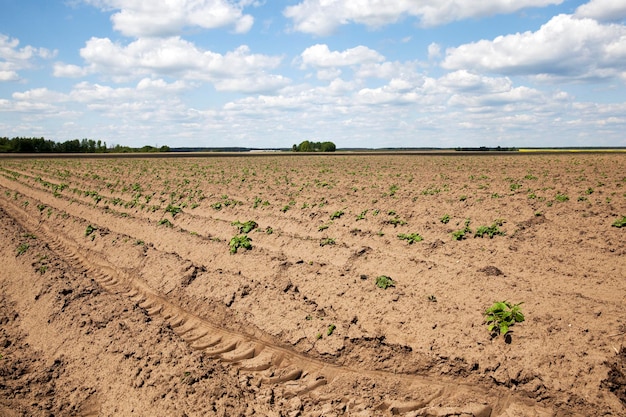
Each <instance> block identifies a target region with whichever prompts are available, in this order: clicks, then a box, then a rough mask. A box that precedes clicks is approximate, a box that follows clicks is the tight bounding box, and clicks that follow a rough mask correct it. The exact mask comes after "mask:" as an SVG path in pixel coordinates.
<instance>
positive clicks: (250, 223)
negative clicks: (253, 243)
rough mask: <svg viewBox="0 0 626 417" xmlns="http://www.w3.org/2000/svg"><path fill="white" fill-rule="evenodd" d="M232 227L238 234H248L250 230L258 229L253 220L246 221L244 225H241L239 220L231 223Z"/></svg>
mask: <svg viewBox="0 0 626 417" xmlns="http://www.w3.org/2000/svg"><path fill="white" fill-rule="evenodd" d="M231 225H232V226H236V227H237V229H238V230H239V233H249V232H251V231H252V230H254V229H256V228H257V227H259V225H258V224H257V223H256V222H255V221H254V220H248V221H247V222H245V223H241V222H240V221H239V220H237V221H236V222H232V223H231Z"/></svg>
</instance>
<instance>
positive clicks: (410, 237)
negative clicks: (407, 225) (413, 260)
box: [398, 233, 424, 245]
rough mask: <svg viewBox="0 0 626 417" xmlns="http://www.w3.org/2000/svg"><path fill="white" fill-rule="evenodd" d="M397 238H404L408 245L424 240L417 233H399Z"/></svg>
mask: <svg viewBox="0 0 626 417" xmlns="http://www.w3.org/2000/svg"><path fill="white" fill-rule="evenodd" d="M398 239H400V240H406V241H407V242H409V245H412V244H413V243H415V242H421V241H422V240H424V238H423V237H421V236H420V235H419V234H418V233H400V234H399V235H398Z"/></svg>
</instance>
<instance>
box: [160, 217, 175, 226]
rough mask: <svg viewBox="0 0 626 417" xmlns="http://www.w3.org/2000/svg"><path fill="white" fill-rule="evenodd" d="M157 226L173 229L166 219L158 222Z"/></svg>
mask: <svg viewBox="0 0 626 417" xmlns="http://www.w3.org/2000/svg"><path fill="white" fill-rule="evenodd" d="M159 226H167V227H174V225H173V224H172V222H171V221H169V220H167V219H161V220H159Z"/></svg>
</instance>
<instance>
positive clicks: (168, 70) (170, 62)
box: [54, 36, 290, 92]
mask: <svg viewBox="0 0 626 417" xmlns="http://www.w3.org/2000/svg"><path fill="white" fill-rule="evenodd" d="M80 54H81V56H82V57H83V59H84V60H85V61H86V64H87V65H86V66H85V67H82V68H81V67H76V66H74V65H65V64H62V63H57V64H56V65H55V72H54V73H55V75H57V76H70V77H72V76H81V75H86V74H92V73H98V74H100V75H101V76H103V77H106V78H111V79H113V80H115V81H119V82H124V81H129V80H132V79H137V78H143V77H146V76H148V77H154V76H172V77H178V78H181V79H187V80H202V81H208V82H212V83H214V84H215V85H216V87H217V88H218V89H220V90H226V91H241V92H255V91H256V92H259V91H268V90H273V89H276V88H280V87H283V86H285V85H286V84H288V83H289V82H290V80H289V79H288V78H286V77H282V76H280V75H273V74H268V73H267V71H268V70H272V69H274V68H276V67H278V65H280V63H281V61H282V57H273V56H268V55H262V54H253V53H251V51H250V48H249V47H248V46H246V45H242V46H240V47H238V48H236V49H235V50H233V51H230V52H227V53H226V54H219V53H216V52H212V51H206V50H202V49H199V48H198V47H196V46H195V45H194V44H193V43H191V42H188V41H186V40H184V39H181V38H180V37H177V36H176V37H169V38H140V39H137V40H135V41H133V42H131V43H129V44H128V45H121V44H118V43H114V42H112V41H111V40H110V39H109V38H91V39H90V40H89V41H87V43H86V44H85V47H84V48H82V49H81V50H80Z"/></svg>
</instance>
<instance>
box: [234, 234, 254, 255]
mask: <svg viewBox="0 0 626 417" xmlns="http://www.w3.org/2000/svg"><path fill="white" fill-rule="evenodd" d="M250 242H252V239H250V238H249V237H248V235H239V236H234V237H233V238H232V239H230V243H229V245H230V253H237V249H239V248H244V249H246V250H250V249H252V243H250Z"/></svg>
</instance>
